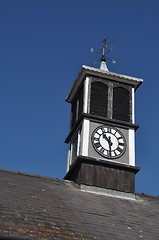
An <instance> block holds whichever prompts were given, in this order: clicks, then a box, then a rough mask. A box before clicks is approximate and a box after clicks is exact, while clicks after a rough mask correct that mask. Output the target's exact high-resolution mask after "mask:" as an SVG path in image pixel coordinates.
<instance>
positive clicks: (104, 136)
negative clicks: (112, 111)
mask: <svg viewBox="0 0 159 240" xmlns="http://www.w3.org/2000/svg"><path fill="white" fill-rule="evenodd" d="M103 138H104V139H105V140H107V142H108V143H109V139H108V138H107V135H106V134H103Z"/></svg>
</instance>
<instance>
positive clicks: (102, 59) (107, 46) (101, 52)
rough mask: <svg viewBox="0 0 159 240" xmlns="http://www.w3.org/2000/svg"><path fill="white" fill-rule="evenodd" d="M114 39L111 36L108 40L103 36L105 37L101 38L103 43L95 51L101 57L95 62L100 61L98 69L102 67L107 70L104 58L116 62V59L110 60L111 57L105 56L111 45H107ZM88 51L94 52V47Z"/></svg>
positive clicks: (110, 49)
mask: <svg viewBox="0 0 159 240" xmlns="http://www.w3.org/2000/svg"><path fill="white" fill-rule="evenodd" d="M115 39H116V38H113V39H112V40H111V41H110V42H107V39H106V37H105V38H104V39H103V42H102V43H103V46H102V48H101V49H100V50H99V51H97V54H99V55H101V57H100V58H99V59H98V60H97V61H96V62H95V64H97V63H98V62H99V61H100V69H102V70H105V71H109V70H108V67H107V65H106V59H108V60H110V61H111V62H112V63H113V64H116V61H115V60H112V59H110V58H108V57H107V54H108V53H109V52H111V51H112V47H111V48H109V46H110V45H111V43H112V42H113V41H114V40H115ZM108 48H109V49H108ZM106 49H107V51H106ZM90 51H91V52H92V53H93V52H94V49H93V48H91V50H90Z"/></svg>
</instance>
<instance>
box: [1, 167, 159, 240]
mask: <svg viewBox="0 0 159 240" xmlns="http://www.w3.org/2000/svg"><path fill="white" fill-rule="evenodd" d="M86 190H88V189H87V187H82V189H81V187H80V186H78V185H76V184H75V183H73V182H71V181H67V180H60V179H54V178H48V177H42V176H39V175H30V174H25V173H20V172H11V171H6V170H0V192H1V197H0V226H1V227H0V239H35V238H36V239H40V240H47V239H53V240H55V239H58V240H73V239H80V240H87V239H96V240H99V239H102V240H104V239H109V240H114V239H122V240H123V239H129V240H132V239H133V240H134V239H144V240H150V239H158V236H159V228H158V223H159V197H154V196H148V195H144V194H135V195H134V197H133V198H132V199H131V198H130V199H128V198H122V197H120V198H119V197H116V196H111V195H110V196H109V195H108V194H100V193H98V194H96V193H93V192H90V191H86Z"/></svg>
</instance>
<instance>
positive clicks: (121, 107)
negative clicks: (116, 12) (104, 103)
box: [113, 87, 130, 122]
mask: <svg viewBox="0 0 159 240" xmlns="http://www.w3.org/2000/svg"><path fill="white" fill-rule="evenodd" d="M113 118H114V119H117V120H121V121H127V122H130V92H129V91H128V90H127V89H125V88H123V87H115V88H114V90H113Z"/></svg>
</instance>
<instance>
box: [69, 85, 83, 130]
mask: <svg viewBox="0 0 159 240" xmlns="http://www.w3.org/2000/svg"><path fill="white" fill-rule="evenodd" d="M82 112H83V85H82V87H81V88H80V90H79V92H78V93H77V96H76V97H75V99H74V100H73V102H72V108H71V113H72V118H71V127H73V126H74V124H75V123H76V121H77V119H78V118H79V117H80V115H81V114H82Z"/></svg>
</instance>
